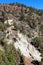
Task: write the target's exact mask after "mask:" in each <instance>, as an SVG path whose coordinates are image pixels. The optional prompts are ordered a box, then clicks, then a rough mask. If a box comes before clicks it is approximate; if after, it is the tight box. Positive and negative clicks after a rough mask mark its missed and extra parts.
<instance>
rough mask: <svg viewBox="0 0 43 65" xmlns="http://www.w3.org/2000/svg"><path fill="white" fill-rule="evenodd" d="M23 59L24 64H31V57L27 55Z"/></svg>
mask: <svg viewBox="0 0 43 65" xmlns="http://www.w3.org/2000/svg"><path fill="white" fill-rule="evenodd" d="M24 61H25V65H33V64H32V63H31V62H32V59H31V58H28V57H25V58H24Z"/></svg>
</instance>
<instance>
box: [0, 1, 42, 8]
mask: <svg viewBox="0 0 43 65" xmlns="http://www.w3.org/2000/svg"><path fill="white" fill-rule="evenodd" d="M15 2H18V3H21V4H25V5H27V6H32V7H34V8H37V9H43V0H0V3H1V4H3V3H15Z"/></svg>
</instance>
